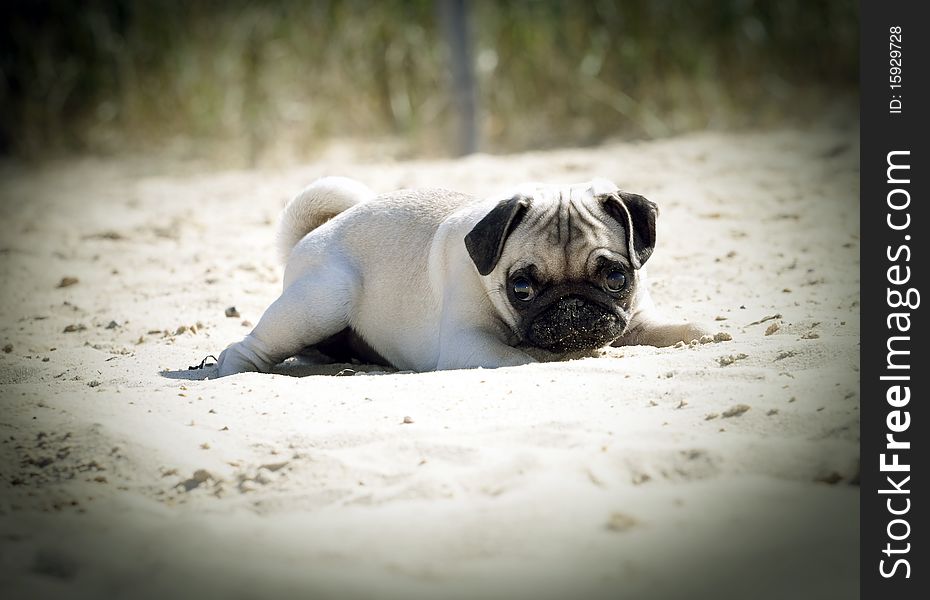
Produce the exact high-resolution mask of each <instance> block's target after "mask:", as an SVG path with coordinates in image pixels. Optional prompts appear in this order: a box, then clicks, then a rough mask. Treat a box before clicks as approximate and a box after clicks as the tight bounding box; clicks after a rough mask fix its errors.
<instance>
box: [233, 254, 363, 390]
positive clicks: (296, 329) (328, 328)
mask: <svg viewBox="0 0 930 600" xmlns="http://www.w3.org/2000/svg"><path fill="white" fill-rule="evenodd" d="M354 281H355V278H354V276H353V275H352V274H351V273H349V272H346V271H344V270H342V269H340V268H338V267H336V266H334V265H318V266H316V267H314V268H310V269H307V270H306V271H305V272H304V273H303V274H302V275H301V277H300V278H299V279H298V280H297V281H295V282H294V283H293V284H291V285H290V286H288V287H287V288H286V289H285V290H284V292H283V293H282V294H281V296H280V297H279V298H278V299H277V300H275V301H274V302H273V303H272V304H271V306H269V307H268V310H266V311H265V314H263V315H262V318H261V319H260V320H259V322H258V324H257V325H256V326H255V329H253V330H252V332H251V333H250V334H249V335H247V336H245V338H244V339H243V340H242V341H240V342H236V343H234V344H232V345H230V346H229V347H228V348H226V350H224V351H223V352H222V354H220V357H219V360H218V361H217V369H218V372H219V376H220V377H224V376H226V375H232V374H234V373H242V372H246V371H260V372H262V373H267V372H269V371H271V369H272V368H273V367H274V366H275V365H276V364H278V363H279V362H281V361H283V360H284V359H286V358H289V357H291V356H294V355H295V354H297V353H298V352H300V351H301V350H302V349H303V348H305V347H307V346H312V345H314V344H317V343H319V342H321V341H323V340H325V339H327V338H329V337H330V336H332V335H335V334H337V333H339V332H340V331H342V330H343V329H345V328H346V327H347V326H348V323H349V317H348V315H349V310H350V308H351V306H352V303H353V299H354V296H355V283H354Z"/></svg>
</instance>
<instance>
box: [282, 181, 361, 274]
mask: <svg viewBox="0 0 930 600" xmlns="http://www.w3.org/2000/svg"><path fill="white" fill-rule="evenodd" d="M374 196H375V193H374V192H372V191H371V190H370V189H369V188H368V186H366V185H365V184H363V183H361V182H359V181H356V180H354V179H349V178H348V177H323V178H321V179H317V180H316V181H314V182H313V183H311V184H310V185H308V186H307V187H306V188H304V189H303V191H302V192H300V193H299V194H297V195H296V196H294V198H292V199H291V200H290V201H289V202H288V203H287V204H286V205H285V206H284V210H283V211H282V212H281V220H280V222H279V224H278V252H279V254H280V257H281V262H282V263H285V264H286V263H287V259H288V258H289V257H290V255H291V251H292V250H293V249H294V246H296V245H297V242H299V241H300V240H302V239H303V237H304V236H305V235H307V234H308V233H310V232H311V231H313V230H314V229H316V228H317V227H319V226H320V225H322V224H323V223H325V222H326V221H329V220H330V219H332V218H333V217H335V216H336V215H338V214H339V213H341V212H343V211H345V210H348V209H350V208H352V207H353V206H355V205H356V204H359V203H360V202H365V201H366V200H370V199H371V198H373V197H374Z"/></svg>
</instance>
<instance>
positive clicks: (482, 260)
mask: <svg viewBox="0 0 930 600" xmlns="http://www.w3.org/2000/svg"><path fill="white" fill-rule="evenodd" d="M529 205H530V199H529V198H528V197H526V196H523V195H519V194H518V195H516V196H514V197H513V198H508V199H507V200H501V201H500V202H498V203H497V206H495V207H494V208H493V209H491V212H489V213H488V214H487V215H485V217H484V218H483V219H481V220H480V221H478V224H477V225H475V227H474V229H472V230H471V231H470V232H468V235H466V236H465V247H466V248H467V249H468V255H469V256H470V257H471V259H472V261H473V262H474V263H475V266H476V267H478V272H479V273H481V274H482V275H487V274H488V273H490V272H491V271H493V270H494V267H496V266H497V261H499V260H500V258H501V254H502V253H503V252H504V242H506V241H507V238H508V237H510V233H511V232H512V231H513V230H514V229H515V228H516V227H517V225H519V224H520V221H521V220H522V219H523V215H524V214H525V213H526V207H528V206H529Z"/></svg>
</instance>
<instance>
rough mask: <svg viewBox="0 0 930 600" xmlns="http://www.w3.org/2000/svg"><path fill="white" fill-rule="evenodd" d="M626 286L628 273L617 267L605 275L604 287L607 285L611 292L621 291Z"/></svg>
mask: <svg viewBox="0 0 930 600" xmlns="http://www.w3.org/2000/svg"><path fill="white" fill-rule="evenodd" d="M625 286H626V275H624V274H623V271H619V270H616V269H615V270H613V271H608V273H607V275H606V276H605V277H604V287H606V288H607V291H609V292H615V293H616V292H619V291H620V290H622V289H623V288H624V287H625Z"/></svg>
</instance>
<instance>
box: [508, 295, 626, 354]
mask: <svg viewBox="0 0 930 600" xmlns="http://www.w3.org/2000/svg"><path fill="white" fill-rule="evenodd" d="M625 328H626V319H624V318H623V317H622V316H620V315H619V314H617V312H616V311H615V310H610V309H608V308H605V307H604V306H603V305H601V304H600V303H598V302H595V301H592V300H590V299H588V298H584V297H582V296H579V295H571V296H566V297H563V298H560V299H559V300H556V301H555V302H552V303H551V304H549V305H548V306H546V307H545V308H544V309H542V310H541V311H540V312H539V313H538V314H536V315H535V316H534V317H533V318H532V319H530V320H529V323H528V325H527V327H526V330H525V334H524V338H525V339H526V340H527V341H528V342H529V343H531V344H532V345H533V346H536V347H538V348H543V349H545V350H548V351H550V352H556V353H560V352H569V351H572V350H594V349H597V348H601V347H603V346H606V345H607V344H609V343H611V342H612V341H614V340H615V339H617V338H618V337H620V335H621V334H622V333H623V330H624V329H625Z"/></svg>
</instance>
